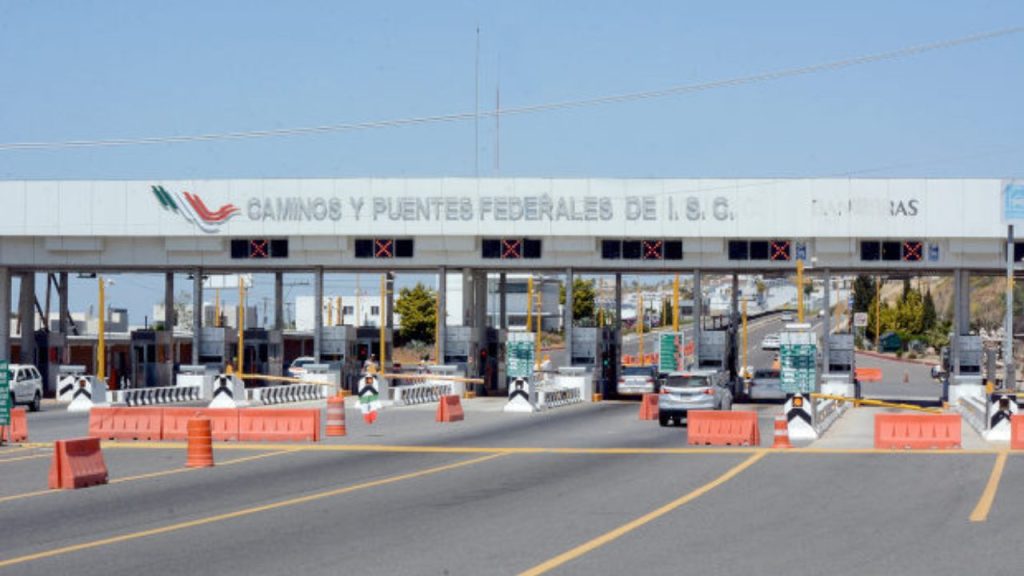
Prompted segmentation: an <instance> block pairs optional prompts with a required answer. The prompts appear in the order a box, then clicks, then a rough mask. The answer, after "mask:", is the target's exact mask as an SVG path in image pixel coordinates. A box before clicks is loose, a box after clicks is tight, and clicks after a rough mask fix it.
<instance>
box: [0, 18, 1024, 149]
mask: <svg viewBox="0 0 1024 576" xmlns="http://www.w3.org/2000/svg"><path fill="white" fill-rule="evenodd" d="M1020 32H1024V26H1015V27H1012V28H1002V29H999V30H994V31H990V32H983V33H980V34H972V35H970V36H961V37H959V38H953V39H949V40H942V41H939V42H932V43H928V44H919V45H915V46H909V47H905V48H900V49H897V50H890V51H887V52H879V53H875V54H868V55H865V56H858V57H855V58H847V59H843V60H833V61H830V62H823V63H820V64H812V65H809V66H800V67H795V68H784V69H781V70H774V71H770V72H762V73H760V74H753V75H749V76H739V77H735V78H726V79H723V80H715V81H711V82H703V83H698V84H682V85H677V86H670V87H667V88H662V89H658V90H649V91H644V92H628V93H625V94H616V95H609V96H599V97H595V98H585V99H579V100H565V101H561V102H549V103H544V104H534V105H529V106H515V107H508V108H502V109H501V110H500V112H499V111H498V110H493V111H490V110H484V111H479V110H474V111H473V112H458V113H453V114H437V115H432V116H418V117H410V118H392V119H386V120H374V121H365V122H350V123H343V124H327V125H323V126H305V127H296V128H276V129H268V130H246V131H236V132H213V133H207V134H192V135H183V136H150V137H142V138H113V139H100V140H58V141H44V142H8V143H0V151H9V150H52V149H60V148H99V147H114V146H140V145H150V144H181V143H188V142H210V141H221V140H248V139H258V138H276V137H282V136H302V135H309V134H326V133H338V132H355V131H358V130H372V129H379V128H399V127H405V126H416V125H422V124H440V123H450V122H459V121H463V120H476V119H479V118H481V117H491V116H497V115H498V114H499V113H500V114H501V115H502V116H513V115H524V114H536V113H540V112H553V111H556V110H568V109H573V108H586V107H592V106H603V105H606V104H619V103H623V102H633V101H637V100H650V99H655V98H666V97H669V96H679V95H684V94H693V93H696V92H705V91H708V90H717V89H720V88H731V87H736V86H744V85H747V84H756V83H760V82H768V81H772V80H781V79H784V78H792V77H796V76H806V75H809V74H815V73H818V72H828V71H835V70H841V69H845V68H851V67H854V66H863V65H865V64H874V63H877V62H883V61H887V60H898V59H902V58H908V57H910V56H917V55H919V54H924V53H926V52H934V51H937V50H944V49H948V48H954V47H958V46H963V45H966V44H974V43H978V42H984V41H987V40H992V39H995V38H1000V37H1003V36H1010V35H1013V34H1019V33H1020Z"/></svg>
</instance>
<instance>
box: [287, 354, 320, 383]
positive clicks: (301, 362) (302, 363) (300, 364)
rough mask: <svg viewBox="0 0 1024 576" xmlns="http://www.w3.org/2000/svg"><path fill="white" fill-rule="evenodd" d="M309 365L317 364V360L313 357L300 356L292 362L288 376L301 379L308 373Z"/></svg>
mask: <svg viewBox="0 0 1024 576" xmlns="http://www.w3.org/2000/svg"><path fill="white" fill-rule="evenodd" d="M307 364H316V358H313V357H312V356H299V357H298V358H296V359H295V360H292V363H291V365H290V366H288V374H289V375H290V376H291V377H292V378H301V377H302V375H303V374H305V373H306V365H307Z"/></svg>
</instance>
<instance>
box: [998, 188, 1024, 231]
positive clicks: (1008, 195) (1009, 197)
mask: <svg viewBox="0 0 1024 576" xmlns="http://www.w3.org/2000/svg"><path fill="white" fill-rule="evenodd" d="M1003 220H1005V221H1007V222H1010V221H1013V220H1020V221H1024V184H1017V183H1010V184H1007V185H1006V187H1004V188H1003Z"/></svg>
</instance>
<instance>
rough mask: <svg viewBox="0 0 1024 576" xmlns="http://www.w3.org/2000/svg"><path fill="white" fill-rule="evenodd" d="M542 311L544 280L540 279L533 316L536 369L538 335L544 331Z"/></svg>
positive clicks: (538, 348)
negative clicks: (535, 326)
mask: <svg viewBox="0 0 1024 576" xmlns="http://www.w3.org/2000/svg"><path fill="white" fill-rule="evenodd" d="M543 310H544V280H543V279H541V289H540V290H537V313H536V314H534V318H535V319H534V322H535V323H536V324H537V331H536V332H535V333H534V341H533V357H534V359H535V360H536V361H537V366H536V367H537V368H540V333H541V332H542V331H543V330H544V322H542V321H541V320H542V317H541V313H542V311H543Z"/></svg>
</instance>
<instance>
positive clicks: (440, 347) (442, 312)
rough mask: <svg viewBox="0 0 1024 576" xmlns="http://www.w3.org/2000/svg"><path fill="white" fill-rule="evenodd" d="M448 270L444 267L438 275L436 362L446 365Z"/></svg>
mask: <svg viewBox="0 0 1024 576" xmlns="http://www.w3.org/2000/svg"><path fill="white" fill-rule="evenodd" d="M447 308H448V270H447V269H445V267H444V266H442V267H441V268H440V269H439V270H438V274H437V338H436V340H435V342H434V347H435V355H436V357H435V358H434V361H435V362H437V363H438V364H444V344H445V338H446V337H447V336H446V335H447V332H448V310H447Z"/></svg>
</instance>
